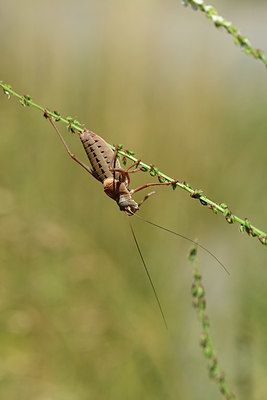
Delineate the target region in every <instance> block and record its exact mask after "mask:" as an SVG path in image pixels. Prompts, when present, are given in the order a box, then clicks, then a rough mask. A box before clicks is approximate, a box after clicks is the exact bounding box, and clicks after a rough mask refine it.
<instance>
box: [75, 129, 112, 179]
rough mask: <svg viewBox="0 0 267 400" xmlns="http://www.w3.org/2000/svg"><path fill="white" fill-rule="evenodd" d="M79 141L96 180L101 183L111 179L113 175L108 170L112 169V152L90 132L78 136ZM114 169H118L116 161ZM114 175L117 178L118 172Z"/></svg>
mask: <svg viewBox="0 0 267 400" xmlns="http://www.w3.org/2000/svg"><path fill="white" fill-rule="evenodd" d="M80 139H81V142H82V144H83V147H84V150H85V151H86V154H87V156H88V158H89V161H90V163H91V165H92V169H93V172H94V173H95V177H96V179H98V180H99V181H100V182H102V183H103V182H104V180H105V179H107V178H111V177H113V173H112V172H111V171H110V170H109V168H110V167H113V166H111V162H112V158H113V154H114V152H113V150H112V149H111V148H110V147H109V145H108V144H107V143H106V142H105V140H104V139H102V138H101V137H100V136H98V135H97V134H96V133H94V132H92V131H84V132H83V133H81V134H80ZM115 168H120V163H119V161H118V160H116V165H115ZM115 175H117V177H116V176H115V177H116V178H118V177H119V173H118V172H116V173H115Z"/></svg>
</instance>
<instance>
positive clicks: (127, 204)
mask: <svg viewBox="0 0 267 400" xmlns="http://www.w3.org/2000/svg"><path fill="white" fill-rule="evenodd" d="M44 117H45V118H46V119H48V120H49V121H50V123H51V125H52V126H53V128H54V129H55V131H56V132H57V135H58V136H59V138H60V140H61V142H62V143H63V145H64V147H65V149H66V151H67V153H68V154H69V156H70V157H71V158H72V159H73V160H74V161H76V162H77V163H78V164H79V165H80V166H81V167H83V168H84V169H85V170H86V171H87V172H89V174H90V175H92V176H93V177H94V178H95V179H97V180H98V181H100V182H101V183H102V184H103V186H104V192H105V193H106V195H107V196H109V197H110V198H111V199H113V200H115V201H116V203H117V204H118V206H119V208H120V210H121V211H124V212H125V214H126V215H127V217H128V221H129V225H130V229H131V233H132V236H133V239H134V242H135V244H136V247H137V250H138V253H139V255H140V258H141V261H142V264H143V266H144V268H145V271H146V274H147V277H148V280H149V282H150V285H151V287H152V290H153V292H154V296H155V299H156V302H157V304H158V307H159V310H160V313H161V316H162V318H163V321H164V324H165V327H166V329H168V326H167V321H166V318H165V315H164V312H163V309H162V306H161V303H160V301H159V297H158V295H157V292H156V289H155V286H154V284H153V281H152V278H151V275H150V273H149V270H148V268H147V265H146V262H145V260H144V257H143V255H142V252H141V249H140V246H139V243H138V241H137V238H136V235H135V233H134V230H133V227H132V224H131V221H130V218H129V217H130V216H133V215H134V216H136V217H139V218H140V219H141V220H143V221H144V222H146V223H148V224H151V225H153V226H155V227H157V228H159V229H162V230H164V231H166V232H169V233H171V234H174V235H176V236H179V237H181V238H182V239H185V240H187V241H189V242H191V243H194V244H195V245H197V246H199V247H200V248H202V249H203V250H204V251H205V252H207V253H208V254H210V255H211V256H212V257H213V258H214V259H215V260H216V261H217V262H218V263H219V264H220V265H221V266H222V267H223V269H224V270H225V271H226V272H227V273H228V274H229V272H228V270H227V269H226V267H225V266H224V264H222V262H221V261H220V260H219V259H218V258H217V257H216V256H215V255H214V254H213V253H212V252H211V251H210V250H208V249H207V248H206V247H204V246H202V245H201V244H200V243H197V242H196V241H194V240H193V239H190V238H188V237H186V236H184V235H182V234H180V233H177V232H174V231H172V230H170V229H168V228H165V227H163V226H161V225H158V224H155V223H153V222H151V221H148V220H147V219H145V218H143V217H141V216H139V215H137V214H136V212H137V211H138V210H139V209H140V207H141V205H142V204H143V203H144V202H145V201H146V200H147V199H148V198H149V197H150V196H151V195H153V194H155V193H156V192H155V191H152V192H150V193H148V194H147V195H146V196H145V197H144V198H143V200H142V201H141V202H140V203H137V202H136V201H135V200H134V199H133V198H132V196H133V195H134V194H135V193H137V192H139V191H141V190H143V189H146V188H148V187H151V186H167V185H175V184H176V183H177V182H178V181H177V180H173V181H170V182H155V183H146V184H144V185H142V186H140V187H138V188H136V189H130V188H129V185H130V174H132V173H136V172H138V171H142V167H140V166H139V163H140V161H141V160H137V161H136V162H134V163H133V164H132V165H130V166H129V167H128V168H126V169H123V168H122V167H121V165H120V162H119V160H118V146H115V150H114V151H113V150H112V149H111V148H110V146H109V145H108V144H107V143H106V142H105V140H104V139H103V138H102V137H100V136H98V135H97V134H95V133H94V132H92V131H90V130H87V129H84V131H83V132H79V131H78V132H77V133H78V134H79V137H80V140H81V142H82V145H83V147H84V150H85V152H86V154H87V157H88V159H89V161H90V164H91V168H90V167H88V166H87V165H86V164H84V163H83V162H82V161H81V160H79V159H78V158H77V157H76V156H75V155H74V154H73V153H72V152H71V151H70V149H69V147H68V145H67V143H66V142H65V140H64V139H63V136H62V135H61V133H60V131H59V130H58V128H57V126H56V124H55V122H54V121H53V119H52V117H51V116H50V115H49V114H48V113H47V111H45V112H44Z"/></svg>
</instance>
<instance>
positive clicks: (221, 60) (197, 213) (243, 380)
mask: <svg viewBox="0 0 267 400" xmlns="http://www.w3.org/2000/svg"><path fill="white" fill-rule="evenodd" d="M213 4H214V5H215V6H216V7H218V10H219V12H220V13H221V14H222V15H224V16H225V17H226V18H227V19H228V20H231V21H233V23H234V24H235V25H236V26H238V27H239V28H240V29H241V31H242V33H243V34H246V35H248V36H249V38H250V39H251V41H252V43H253V44H255V46H256V47H259V48H262V49H263V50H265V52H267V43H266V37H267V25H266V15H267V7H266V3H265V2H253V3H252V2H249V1H247V2H234V4H233V2H219V1H216V2H213ZM0 54H1V66H0V71H1V73H0V79H2V80H3V81H4V82H6V83H9V84H10V85H12V86H13V88H14V89H15V90H17V91H18V92H19V93H22V94H23V93H26V94H30V95H31V96H32V98H33V99H34V100H35V101H36V102H37V103H39V104H40V105H43V106H47V107H48V108H49V109H51V110H57V111H59V112H60V113H61V114H62V115H64V116H67V115H71V116H72V117H74V118H77V119H78V120H79V121H80V122H82V123H84V124H85V125H86V127H87V128H89V129H91V130H93V131H95V132H96V133H98V134H100V135H101V136H103V137H104V138H105V140H106V141H108V142H109V143H123V144H124V146H125V148H128V149H131V150H134V151H135V152H136V154H137V157H140V158H141V159H142V160H144V161H145V162H147V163H153V164H155V165H156V166H157V167H159V168H160V170H161V171H163V172H165V173H167V174H168V175H171V176H173V177H175V178H177V179H180V180H186V181H187V182H190V183H191V185H192V186H193V187H194V188H196V189H202V190H204V193H206V194H207V196H208V197H209V198H211V199H213V200H214V201H216V202H226V203H227V204H228V205H229V207H230V209H231V210H232V211H233V213H234V214H237V215H238V216H240V217H248V218H249V219H250V220H251V221H252V223H253V224H254V225H256V226H257V227H259V228H260V229H263V230H264V229H265V230H266V220H267V218H266V217H267V211H266V201H267V189H266V148H267V146H266V145H267V140H266V128H267V120H266V106H267V100H266V89H267V79H266V70H265V68H264V66H263V65H261V64H260V62H257V61H254V60H253V59H252V58H249V57H246V56H245V55H244V54H243V53H242V51H240V49H239V48H237V47H235V46H234V44H233V40H232V38H231V37H229V36H228V35H227V34H226V33H225V32H222V31H220V30H216V29H215V28H214V27H213V25H212V23H210V22H209V21H207V20H206V19H205V17H204V16H203V15H201V14H200V12H193V11H192V10H191V9H190V8H184V7H182V6H181V4H180V2H179V1H176V0H168V1H163V0H153V1H152V0H147V1H145V2H144V1H141V0H136V1H133V2H131V1H125V0H101V1H100V0H86V1H85V0H84V1H83V0H77V1H75V2H74V1H67V0H64V1H55V0H54V1H51V0H48V1H46V2H43V1H36V0H34V1H30V0H25V1H24V2H22V1H18V0H14V1H2V2H1V3H0ZM0 107H1V112H0V123H1V135H0V163H1V164H0V167H1V168H0V177H1V180H0V240H1V248H0V262H1V268H0V360H1V362H0V398H1V399H8V400H17V399H20V400H24V399H25V400H26V399H27V400H87V399H96V400H97V399H111V400H113V399H129V400H131V399H133V400H136V399H146V400H148V399H153V400H155V399H171V400H172V399H179V398H183V399H186V400H191V399H192V400H201V399H220V398H221V396H220V394H219V393H218V389H217V387H216V386H215V385H214V383H211V382H210V381H209V379H208V376H207V371H206V362H205V360H204V359H203V356H202V353H201V349H200V348H199V336H200V332H201V328H200V326H199V324H198V321H197V318H196V315H195V311H194V310H193V308H192V306H191V301H192V300H191V296H190V286H191V283H192V277H191V274H192V266H191V265H189V264H188V261H187V254H188V248H189V245H188V243H187V242H184V241H182V240H179V239H177V238H175V237H174V238H173V237H171V236H170V235H168V234H167V233H165V232H161V231H158V230H157V229H154V228H153V227H151V226H148V225H146V224H144V223H142V221H139V220H138V219H134V218H133V219H132V222H133V224H134V228H135V231H136V235H137V237H138V239H139V242H140V245H141V248H142V251H143V254H144V257H145V259H146V261H147V263H148V265H149V268H150V272H151V275H152V278H153V280H154V283H155V286H156V288H157V291H158V295H159V297H160V299H161V302H162V306H163V309H164V311H165V314H166V318H167V320H168V325H169V331H168V332H166V331H165V329H164V325H163V322H162V319H161V316H160V314H159V311H158V308H157V305H156V303H155V299H154V297H153V293H152V291H151V288H150V286H149V283H148V281H147V278H146V276H145V273H144V271H143V267H142V265H141V262H140V259H139V257H138V253H137V250H136V248H135V246H134V242H133V239H132V237H131V235H130V230H129V226H128V222H127V219H126V218H125V216H124V215H123V213H121V212H120V211H119V209H118V207H117V205H116V204H115V203H114V202H113V201H111V200H110V199H109V198H108V197H107V196H105V195H104V193H103V187H102V186H101V184H100V183H99V182H97V181H95V180H94V179H92V178H91V177H90V176H89V175H88V174H86V173H85V171H83V170H82V168H80V167H79V166H78V165H76V164H75V163H74V162H72V161H71V159H70V158H69V157H68V156H67V154H66V152H65V150H64V148H63V146H62V144H61V143H60V141H59V139H58V137H57V136H56V133H55V132H54V131H53V129H52V127H51V126H50V125H49V123H48V121H46V120H45V119H44V118H43V117H42V115H41V113H40V112H38V111H37V110H35V109H33V108H30V109H28V108H23V107H22V106H21V105H20V104H19V102H18V101H17V100H16V99H15V98H10V100H8V99H7V97H6V96H4V95H1V96H0ZM59 127H60V129H61V131H62V133H63V134H64V137H65V139H66V141H67V142H68V144H69V146H70V148H71V150H72V151H73V152H74V153H75V154H76V155H77V156H79V157H80V158H82V159H83V160H84V161H86V157H85V155H84V154H83V152H84V151H83V149H82V147H81V144H80V141H79V139H78V137H77V136H76V135H73V134H70V133H68V132H67V130H66V128H65V126H64V125H63V124H60V125H59ZM138 175H139V174H137V175H135V176H134V177H133V179H132V185H133V187H137V186H138V185H141V184H143V183H146V182H147V181H151V180H152V178H150V177H149V175H145V174H140V175H139V176H138ZM142 197H143V193H140V194H137V195H136V199H137V200H139V199H141V198H142ZM140 215H143V216H144V217H146V218H149V219H151V220H152V221H154V222H156V223H158V224H162V225H164V226H167V227H169V228H171V229H174V230H176V231H179V232H180V233H182V234H184V235H188V236H189V237H192V238H198V239H199V240H200V242H201V243H203V244H204V245H206V246H207V247H208V248H209V249H211V250H212V251H213V252H214V253H215V254H216V255H217V256H218V257H219V258H220V260H221V261H222V262H223V263H224V264H226V266H227V267H228V269H229V270H230V273H231V275H230V277H229V276H227V275H226V274H225V273H224V271H223V270H222V269H221V268H220V267H219V266H218V265H217V264H216V263H215V262H214V260H213V259H212V258H210V257H209V256H207V255H206V254H205V253H203V252H199V259H200V268H201V272H202V273H203V280H204V281H203V282H204V285H205V287H206V290H207V301H208V313H209V315H210V318H211V321H212V334H213V342H214V345H215V347H216V349H217V351H218V356H219V359H220V360H221V364H222V367H223V369H224V370H225V371H226V372H227V376H228V379H229V383H230V386H231V389H232V390H233V391H234V392H235V393H236V394H237V395H238V396H239V397H240V398H242V399H266V398H267V383H266V374H267V356H266V354H267V312H266V307H267V296H266V285H267V265H266V264H267V263H266V248H264V247H263V246H261V245H260V243H259V242H258V241H257V239H252V238H248V237H247V236H246V235H245V234H243V235H242V234H240V233H239V232H238V225H234V226H232V225H228V224H227V223H225V221H224V219H223V217H222V216H221V215H218V216H215V215H214V214H212V213H211V212H210V211H208V209H207V208H205V207H201V206H200V204H199V202H198V201H196V200H192V199H190V197H189V196H188V194H187V193H186V192H183V191H182V190H180V189H177V190H176V191H175V192H173V191H172V190H171V189H168V188H159V189H158V190H157V195H156V196H153V198H151V200H149V201H148V202H147V203H146V204H145V205H144V206H143V208H142V210H141V211H140Z"/></svg>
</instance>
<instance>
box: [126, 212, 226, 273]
mask: <svg viewBox="0 0 267 400" xmlns="http://www.w3.org/2000/svg"><path fill="white" fill-rule="evenodd" d="M132 215H134V216H135V217H138V218H140V219H141V220H143V221H145V222H147V223H148V224H150V225H153V226H156V227H157V228H159V229H162V230H163V231H166V232H169V233H172V234H173V235H176V236H179V237H180V238H182V239H185V240H187V241H188V242H191V243H194V244H195V245H197V246H199V247H200V248H201V249H202V250H204V251H206V252H207V253H208V254H209V255H210V256H211V257H213V258H214V259H215V260H216V261H217V262H218V263H219V264H220V266H221V267H222V268H223V269H224V270H225V272H226V273H227V274H228V275H230V272H229V271H228V269H227V268H226V266H225V265H223V263H222V262H221V261H220V260H219V259H218V258H217V257H216V256H215V255H214V254H213V253H212V252H211V251H210V250H209V249H207V248H206V247H204V246H202V244H200V243H198V242H196V241H195V240H193V239H190V238H188V237H187V236H184V235H182V234H181V233H177V232H174V231H172V230H170V229H168V228H164V227H163V226H161V225H157V224H155V223H154V222H151V221H148V220H147V219H145V218H143V217H141V216H140V215H137V214H132Z"/></svg>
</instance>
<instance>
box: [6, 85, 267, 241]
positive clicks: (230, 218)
mask: <svg viewBox="0 0 267 400" xmlns="http://www.w3.org/2000/svg"><path fill="white" fill-rule="evenodd" d="M0 87H2V88H3V90H4V93H5V94H6V95H7V96H8V97H9V96H10V94H12V95H13V96H15V97H17V98H18V99H19V100H20V103H21V104H22V105H23V106H30V105H31V106H33V107H35V108H37V109H38V110H40V111H42V112H43V113H44V112H45V111H46V113H47V114H49V115H50V116H51V117H52V118H54V119H55V120H56V121H62V122H64V123H65V124H67V127H68V130H69V131H71V132H75V131H79V132H83V131H84V129H85V128H84V127H83V126H82V125H81V124H80V123H79V121H77V120H74V119H72V118H71V117H66V118H63V117H61V115H60V114H59V113H58V112H56V111H53V112H52V111H49V110H47V109H46V108H45V107H41V106H39V105H38V104H36V103H35V102H33V100H32V99H31V97H30V96H29V95H20V94H18V93H16V92H15V91H14V90H13V89H12V88H11V86H9V85H6V84H4V83H3V82H0ZM110 147H111V148H112V149H114V146H113V145H110ZM119 154H120V155H121V156H122V157H123V161H125V160H126V158H128V159H129V160H131V161H133V162H136V161H137V159H136V158H135V157H134V156H133V154H134V152H132V151H128V150H125V151H123V150H122V145H120V146H119ZM138 165H139V166H141V167H142V168H143V169H144V171H148V172H149V173H150V175H151V176H157V177H158V179H159V180H160V181H166V182H172V181H174V178H171V177H169V176H168V175H166V174H164V173H163V172H160V171H159V170H158V169H157V168H156V167H155V166H154V165H148V164H146V163H144V162H143V161H140V162H139V164H138ZM177 186H178V187H180V188H181V189H184V190H186V191H187V192H188V193H189V194H190V196H191V197H192V198H195V199H198V200H199V201H200V203H201V204H202V205H205V206H208V208H209V209H211V210H212V211H213V212H214V213H215V214H217V213H218V212H220V213H222V214H223V215H224V217H225V219H226V221H227V222H228V223H229V224H233V223H234V222H238V223H239V224H240V231H242V232H246V233H247V234H248V235H249V236H251V237H258V239H259V240H260V242H261V243H262V244H264V245H267V234H266V233H265V232H263V231H262V230H260V229H258V228H256V227H255V226H253V225H251V224H250V222H249V220H248V219H247V218H244V219H242V218H239V217H237V216H235V215H233V214H232V212H231V211H230V210H229V208H228V206H227V205H226V204H225V203H220V204H217V203H215V202H214V201H212V200H210V199H208V198H207V197H206V196H204V195H203V194H202V191H201V190H194V189H192V188H191V186H190V185H189V184H188V183H187V182H185V181H184V182H177V183H176V184H174V185H172V187H173V189H176V187H177Z"/></svg>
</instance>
